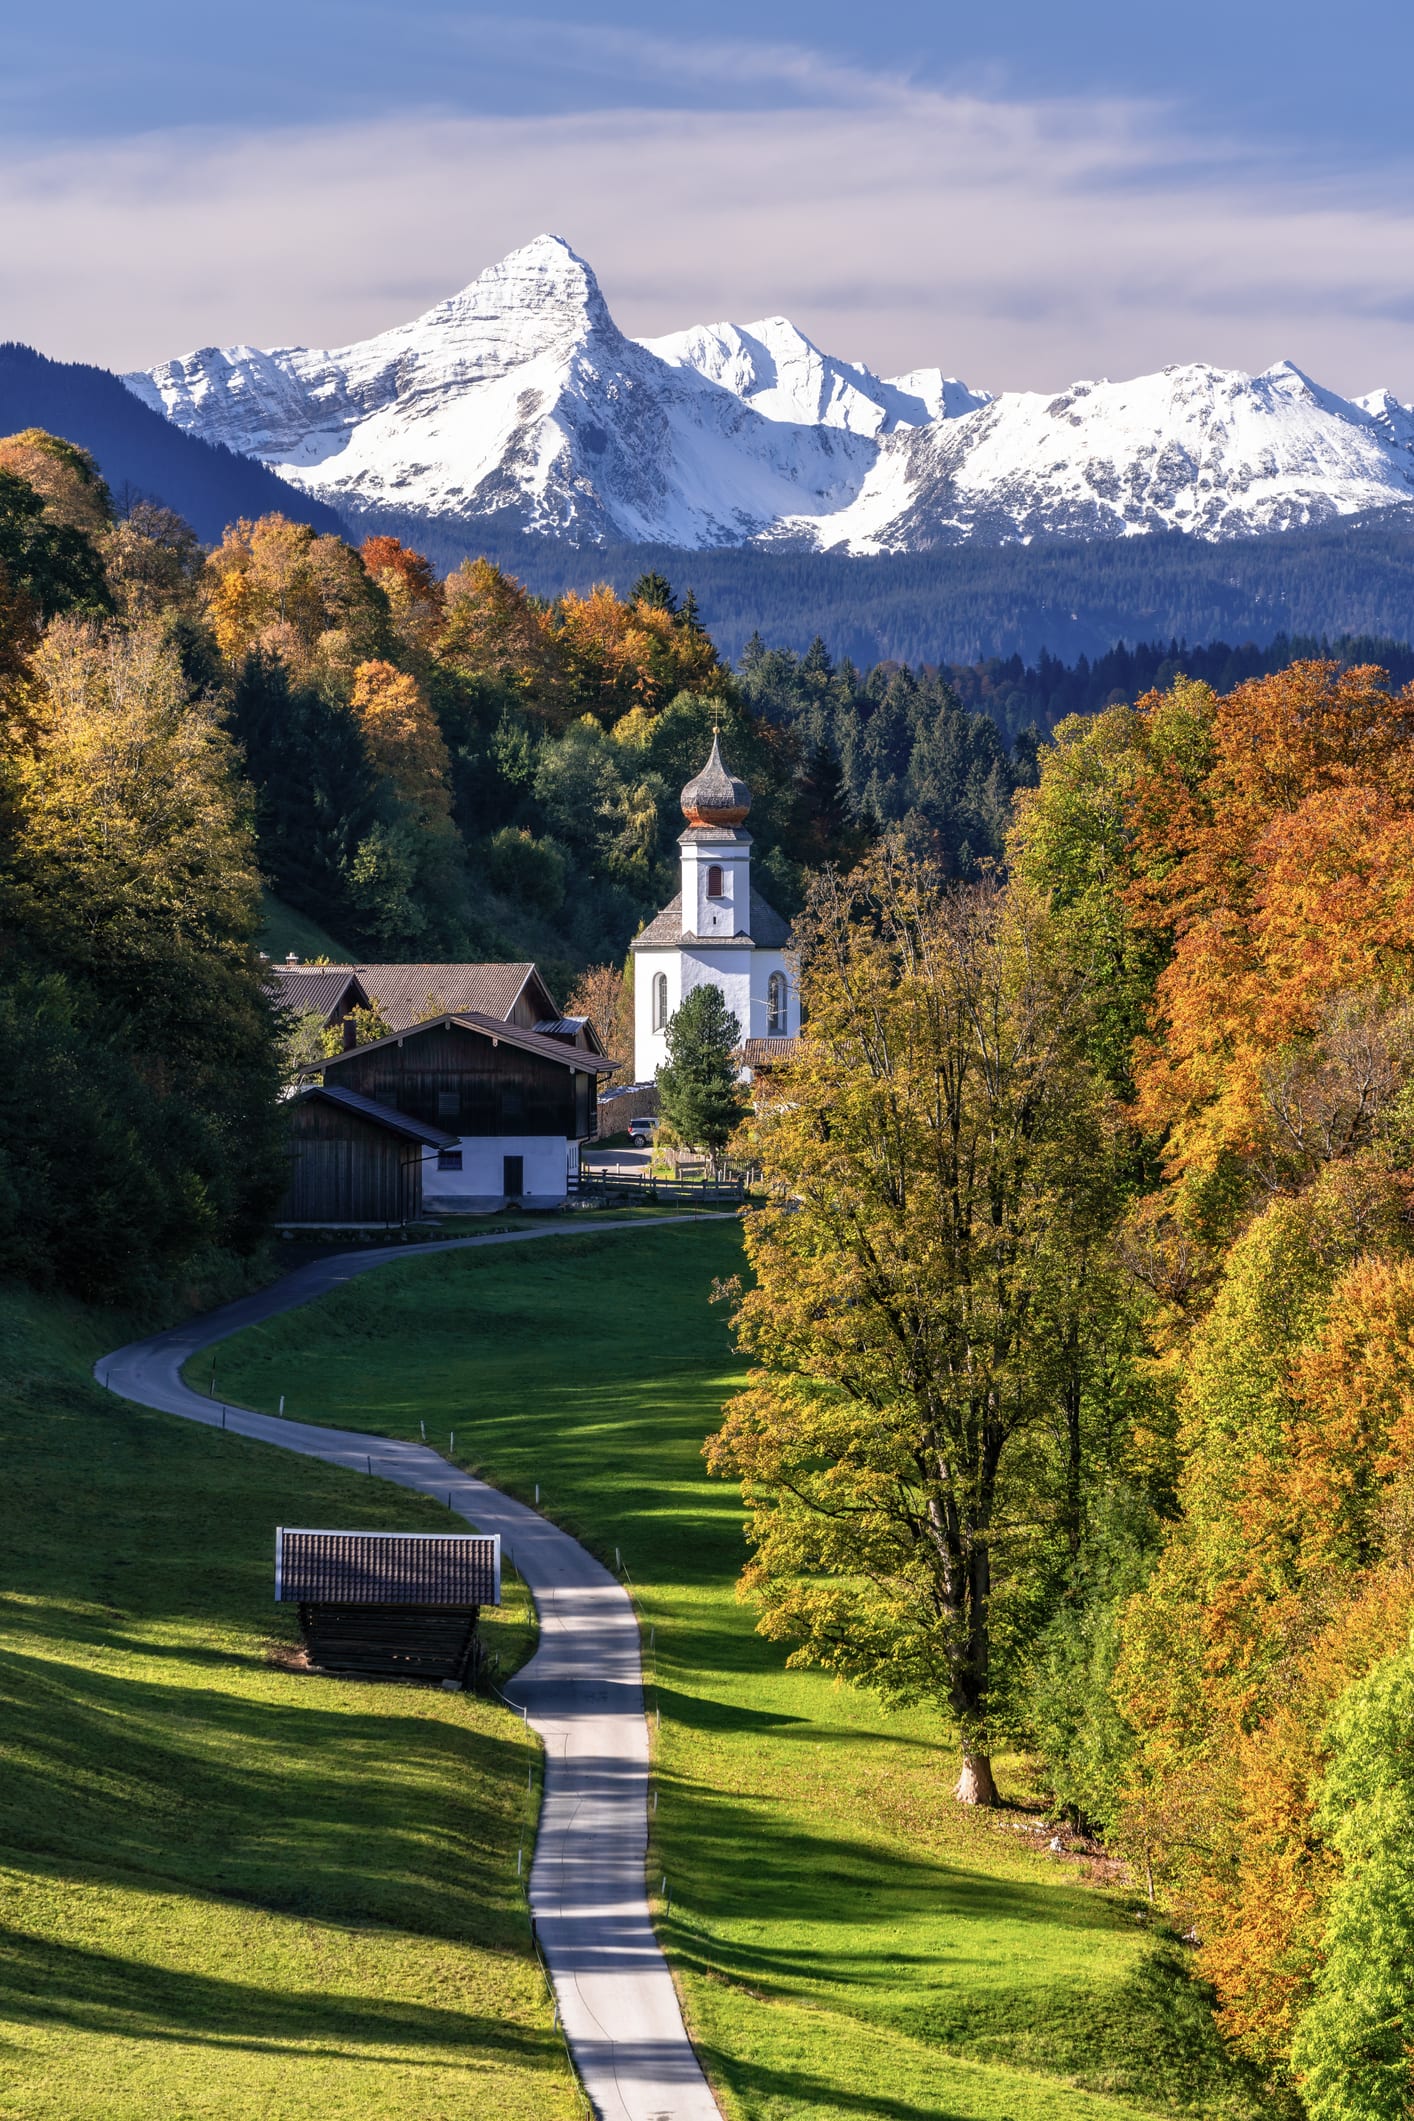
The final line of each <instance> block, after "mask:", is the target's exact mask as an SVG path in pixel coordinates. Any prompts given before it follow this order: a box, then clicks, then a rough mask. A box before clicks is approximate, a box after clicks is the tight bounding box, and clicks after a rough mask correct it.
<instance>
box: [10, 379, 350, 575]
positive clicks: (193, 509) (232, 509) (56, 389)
mask: <svg viewBox="0 0 1414 2121" xmlns="http://www.w3.org/2000/svg"><path fill="white" fill-rule="evenodd" d="M26 427H42V428H44V429H46V430H47V431H48V432H50V433H52V434H60V435H64V436H66V437H67V438H68V440H69V441H71V442H76V443H77V444H78V445H79V446H80V447H81V448H83V449H86V450H87V451H88V453H89V455H90V456H91V457H92V458H93V460H94V463H95V465H96V466H97V468H98V471H99V473H100V475H101V477H102V478H103V480H104V482H105V484H106V485H107V486H108V488H109V491H110V492H112V493H114V494H116V495H118V496H119V497H120V498H121V500H122V502H123V504H124V505H125V506H126V505H128V504H130V503H131V502H132V501H134V500H139V499H141V500H145V501H155V502H158V503H160V504H161V505H162V506H163V507H166V508H173V509H175V510H176V511H177V513H178V514H179V515H180V516H183V517H184V518H185V519H186V521H187V522H189V523H190V524H191V526H192V528H193V529H194V530H195V531H196V532H197V533H198V535H199V536H200V537H203V538H207V539H211V540H215V539H217V538H219V537H220V535H221V533H222V531H223V530H224V529H225V527H226V525H227V524H228V523H230V522H234V520H235V519H236V517H237V516H243V515H261V514H263V513H264V512H265V511H267V510H269V509H272V508H287V509H290V510H291V511H292V512H293V513H294V514H296V515H298V516H299V517H300V519H301V521H303V522H309V523H313V524H314V526H315V527H316V529H319V530H333V531H338V530H341V529H342V527H343V526H342V524H341V523H340V521H339V518H338V516H337V515H336V514H335V513H334V510H333V509H332V508H327V507H326V506H325V505H324V503H323V502H322V501H315V500H311V499H309V498H308V497H307V496H305V495H304V494H301V493H297V492H296V491H295V489H294V487H292V486H288V485H287V484H286V483H285V481H284V480H283V479H281V478H277V477H276V475H275V473H274V472H273V471H267V470H266V468H265V466H264V465H263V464H259V463H257V462H256V461H255V460H254V459H253V458H251V457H243V456H238V455H237V454H236V452H235V451H234V450H232V449H226V448H224V447H223V446H222V445H221V444H220V443H219V442H204V441H202V440H201V438H200V436H198V435H186V434H183V433H182V431H181V429H180V428H179V427H173V426H172V425H171V424H170V422H169V421H167V420H164V419H163V418H162V416H161V414H160V413H156V412H153V411H152V409H151V407H150V406H147V405H143V404H141V403H139V401H138V400H137V399H136V398H135V397H134V396H133V394H132V392H131V391H130V390H126V389H125V388H124V387H123V385H122V383H120V382H119V380H118V378H117V377H116V376H115V375H112V374H110V373H109V371H108V370H107V369H106V368H95V367H94V366H93V365H92V364H91V363H89V362H85V361H52V360H50V359H49V357H48V355H46V354H41V353H36V352H35V350H34V348H33V347H32V346H21V345H18V344H17V343H16V342H15V341H14V340H11V341H9V342H8V343H6V344H4V345H0V434H9V433H11V432H12V431H13V430H15V429H20V428H26Z"/></svg>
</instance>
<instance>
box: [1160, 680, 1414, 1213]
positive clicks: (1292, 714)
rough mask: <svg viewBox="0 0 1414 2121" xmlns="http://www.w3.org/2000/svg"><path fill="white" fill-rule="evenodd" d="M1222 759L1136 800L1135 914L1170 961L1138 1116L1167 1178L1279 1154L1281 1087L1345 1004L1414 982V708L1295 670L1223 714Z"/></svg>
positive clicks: (1219, 727)
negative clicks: (1290, 1062)
mask: <svg viewBox="0 0 1414 2121" xmlns="http://www.w3.org/2000/svg"><path fill="white" fill-rule="evenodd" d="M1157 705H1158V703H1157V702H1155V703H1152V705H1151V704H1150V703H1141V711H1143V709H1145V708H1146V707H1147V708H1148V709H1149V711H1154V708H1155V707H1157ZM1211 747H1212V748H1211V759H1210V761H1209V762H1208V763H1207V765H1206V770H1205V771H1203V772H1201V773H1200V774H1197V775H1193V774H1189V775H1186V776H1185V775H1184V774H1182V773H1180V772H1178V771H1175V770H1173V769H1172V768H1169V769H1167V770H1164V769H1160V768H1157V767H1151V768H1149V769H1148V770H1147V771H1146V772H1145V773H1144V774H1142V775H1141V776H1140V777H1139V779H1138V781H1137V783H1136V786H1135V789H1134V793H1133V796H1132V798H1131V811H1130V815H1131V820H1132V828H1133V832H1134V857H1133V864H1134V874H1133V877H1132V880H1131V882H1130V884H1129V886H1128V888H1127V893H1126V898H1127V903H1128V906H1129V909H1130V911H1131V913H1132V915H1133V917H1134V919H1135V920H1136V922H1137V923H1138V925H1139V926H1140V927H1141V928H1143V929H1145V930H1147V931H1148V932H1150V933H1152V934H1155V935H1156V936H1159V937H1161V938H1162V939H1163V941H1164V943H1165V944H1166V945H1167V946H1168V947H1169V948H1170V950H1171V956H1170V958H1169V961H1168V963H1167V964H1166V965H1165V966H1164V969H1163V970H1162V972H1161V973H1160V975H1159V978H1158V983H1157V994H1156V1004H1155V1010H1154V1017H1153V1025H1152V1036H1151V1039H1150V1040H1149V1042H1148V1043H1147V1045H1145V1046H1144V1047H1142V1048H1141V1051H1140V1054H1139V1057H1138V1063H1137V1069H1136V1073H1137V1079H1138V1090H1139V1106H1138V1109H1139V1116H1140V1118H1141V1120H1142V1121H1143V1122H1144V1123H1145V1124H1147V1125H1148V1126H1149V1127H1151V1128H1153V1129H1154V1130H1156V1131H1162V1132H1163V1133H1164V1135H1165V1138H1166V1146H1167V1154H1168V1164H1169V1169H1170V1172H1171V1173H1172V1174H1174V1175H1181V1174H1184V1173H1193V1174H1196V1175H1203V1174H1209V1173H1212V1172H1214V1171H1216V1170H1218V1169H1220V1168H1221V1167H1222V1166H1223V1165H1224V1163H1236V1164H1237V1165H1239V1166H1242V1167H1250V1166H1251V1165H1252V1164H1253V1163H1254V1162H1255V1161H1257V1160H1258V1159H1261V1158H1263V1157H1264V1156H1266V1155H1267V1154H1269V1152H1270V1147H1271V1140H1272V1113H1271V1105H1270V1098H1269V1096H1268V1083H1269V1080H1270V1078H1271V1076H1272V1074H1273V1072H1274V1071H1276V1072H1279V1071H1280V1069H1281V1067H1282V1065H1283V1063H1284V1060H1285V1059H1287V1058H1289V1057H1290V1055H1291V1053H1292V1050H1293V1048H1294V1047H1299V1046H1300V1044H1301V1042H1303V1041H1310V1040H1313V1039H1315V1038H1317V1037H1318V1035H1319V1034H1320V1032H1321V1029H1322V1024H1323V1020H1324V1019H1325V1018H1326V1016H1327V1014H1328V1012H1329V1010H1330V1008H1331V1006H1332V1004H1333V1003H1335V1002H1336V1000H1337V999H1338V997H1340V996H1341V995H1342V994H1344V993H1347V992H1349V991H1350V990H1361V989H1371V990H1374V991H1376V992H1377V993H1379V994H1381V995H1390V994H1397V995H1403V994H1405V993H1407V992H1408V991H1409V987H1410V977H1411V972H1414V926H1411V920H1410V916H1411V912H1412V911H1414V689H1411V690H1410V691H1407V692H1404V693H1398V694H1395V693H1392V692H1391V691H1390V689H1389V687H1388V685H1387V683H1386V682H1385V678H1384V673H1383V672H1382V671H1379V670H1375V669H1372V668H1358V669H1351V670H1342V669H1341V668H1340V667H1339V666H1338V665H1336V664H1333V663H1298V664H1295V665H1293V666H1292V668H1291V669H1289V670H1285V671H1281V672H1279V673H1278V674H1277V675H1276V676H1274V677H1267V678H1258V679H1254V680H1252V681H1251V682H1250V683H1248V684H1245V685H1240V686H1239V687H1238V688H1237V689H1236V691H1234V692H1233V693H1231V694H1230V695H1229V696H1228V697H1227V698H1225V699H1220V700H1216V701H1214V703H1213V711H1212V727H1211ZM1307 1147H1308V1150H1309V1148H1310V1147H1311V1144H1310V1143H1308V1144H1307Z"/></svg>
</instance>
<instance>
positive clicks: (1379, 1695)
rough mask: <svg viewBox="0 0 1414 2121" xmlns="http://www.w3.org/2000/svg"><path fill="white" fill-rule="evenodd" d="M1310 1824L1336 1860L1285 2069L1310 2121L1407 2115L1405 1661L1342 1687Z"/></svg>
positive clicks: (1411, 1689)
mask: <svg viewBox="0 0 1414 2121" xmlns="http://www.w3.org/2000/svg"><path fill="white" fill-rule="evenodd" d="M1327 1738H1328V1743H1329V1745H1330V1749H1331V1754H1332V1758H1331V1762H1330V1765H1329V1767H1328V1769H1327V1772H1326V1774H1325V1776H1324V1778H1323V1780H1322V1783H1321V1785H1320V1789H1319V1792H1318V1794H1317V1799H1316V1806H1315V1817H1316V1825H1317V1827H1318V1829H1319V1830H1320V1831H1321V1832H1322V1833H1323V1834H1324V1835H1325V1836H1326V1837H1327V1839H1328V1841H1329V1843H1330V1846H1331V1848H1332V1849H1333V1851H1334V1853H1335V1855H1336V1856H1337V1858H1338V1859H1339V1863H1340V1876H1339V1879H1338V1881H1337V1882H1336V1883H1335V1884H1334V1886H1333V1887H1332V1890H1331V1895H1330V1904H1329V1915H1328V1921H1327V1924H1326V1928H1325V1934H1324V1937H1323V1940H1322V1949H1321V1963H1320V1965H1319V1967H1318V1968H1317V1970H1316V1973H1315V1977H1314V1983H1313V1987H1314V1991H1315V1993H1314V1998H1313V2001H1312V2002H1311V2004H1310V2005H1309V2007H1308V2008H1307V2010H1306V2012H1305V2013H1304V2015H1303V2017H1302V2018H1301V2021H1300V2023H1299V2025H1298V2026H1297V2029H1296V2038H1295V2043H1294V2047H1293V2052H1292V2062H1293V2066H1294V2070H1295V2075H1296V2079H1297V2082H1298V2083H1299V2085H1300V2088H1301V2096H1302V2101H1303V2104H1304V2105H1305V2108H1306V2112H1307V2113H1308V2114H1309V2115H1310V2117H1311V2121H1404V2117H1405V2116H1406V2115H1407V2114H1408V2113H1409V2112H1410V2109H1411V2107H1414V2063H1412V2062H1411V2057H1414V1653H1411V1651H1410V1650H1409V1648H1408V1647H1407V1646H1403V1647H1401V1649H1400V1650H1399V1651H1398V1652H1397V1653H1396V1654H1394V1655H1392V1656H1390V1657H1388V1658H1387V1659H1385V1660H1384V1661H1383V1662H1382V1663H1380V1664H1378V1665H1377V1666H1376V1667H1375V1668H1374V1670H1373V1671H1372V1672H1370V1673H1369V1674H1368V1675H1367V1676H1366V1677H1365V1678H1363V1679H1362V1680H1360V1681H1359V1682H1358V1683H1357V1684H1356V1685H1354V1686H1352V1687H1351V1688H1350V1689H1349V1690H1348V1691H1347V1692H1346V1693H1345V1694H1344V1695H1342V1697H1341V1699H1340V1702H1339V1704H1338V1706H1337V1708H1336V1712H1335V1714H1334V1716H1333V1718H1332V1720H1331V1724H1330V1728H1329V1731H1328V1733H1327Z"/></svg>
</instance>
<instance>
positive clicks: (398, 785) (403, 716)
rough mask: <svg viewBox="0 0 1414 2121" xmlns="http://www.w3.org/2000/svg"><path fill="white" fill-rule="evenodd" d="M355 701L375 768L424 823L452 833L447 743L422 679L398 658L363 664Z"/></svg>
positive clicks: (356, 681)
mask: <svg viewBox="0 0 1414 2121" xmlns="http://www.w3.org/2000/svg"><path fill="white" fill-rule="evenodd" d="M350 704H351V706H352V709H353V715H354V720H355V721H356V722H357V724H358V726H359V729H360V731H361V733H362V736H363V741H364V745H365V747H366V749H367V751H368V756H369V760H370V762H371V764H372V766H373V769H374V771H375V772H376V773H377V774H379V775H380V776H381V778H382V779H384V780H385V781H387V782H388V784H389V785H390V787H391V788H393V789H394V791H395V792H396V794H397V797H398V800H399V801H400V803H402V804H403V805H404V807H405V808H406V809H407V811H408V812H409V813H410V814H411V815H412V816H413V817H414V818H416V819H417V820H418V821H419V822H420V823H421V824H423V825H425V826H427V827H428V829H429V830H431V831H436V832H442V833H446V832H449V831H450V829H451V821H452V801H451V791H450V789H449V787H448V773H449V761H448V758H447V746H446V744H445V742H444V741H443V738H442V732H441V730H440V729H439V728H438V727H437V723H436V721H435V719H434V718H433V715H432V711H431V709H430V708H429V707H428V704H427V700H426V697H425V696H424V694H423V691H422V688H421V686H420V685H419V684H418V682H417V679H416V678H415V677H413V676H411V675H410V673H409V672H407V671H405V670H399V669H398V668H397V666H396V665H395V664H393V663H387V662H373V663H360V664H359V666H358V668H357V669H356V670H355V672H354V676H353V692H352V696H351V702H350Z"/></svg>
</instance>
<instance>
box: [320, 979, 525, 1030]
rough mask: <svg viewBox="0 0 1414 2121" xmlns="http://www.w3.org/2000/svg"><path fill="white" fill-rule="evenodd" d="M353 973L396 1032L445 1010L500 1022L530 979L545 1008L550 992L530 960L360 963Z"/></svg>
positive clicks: (443, 1014) (443, 1013)
mask: <svg viewBox="0 0 1414 2121" xmlns="http://www.w3.org/2000/svg"><path fill="white" fill-rule="evenodd" d="M356 969H357V972H358V976H359V978H360V979H361V980H362V981H363V984H364V986H365V987H366V988H367V989H368V991H369V993H370V994H371V995H372V996H373V997H374V998H375V999H376V1001H377V1003H378V1006H379V1008H380V1009H381V1010H382V1012H383V1017H384V1021H385V1022H387V1023H390V1024H391V1025H392V1027H393V1029H394V1030H395V1031H405V1030H406V1029H407V1028H408V1026H409V1024H416V1023H421V1022H423V1021H425V1020H426V1019H427V1018H429V1017H436V1016H445V1015H447V1014H448V1013H449V1012H452V1013H456V1014H464V1013H466V1012H468V1011H469V1012H471V1013H473V1014H476V1015H481V1016H494V1017H496V1018H497V1019H498V1020H499V1021H501V1022H504V1021H505V1019H506V1018H507V1017H508V1016H509V1015H510V1013H511V1011H512V1009H514V1007H515V1005H516V1003H517V1002H518V1001H519V1000H520V998H521V995H522V994H523V993H524V992H525V990H526V988H527V987H528V986H530V985H531V983H532V981H533V982H534V984H535V986H536V987H538V988H539V990H540V994H539V996H537V997H536V1008H537V1011H538V1012H539V1013H541V1014H543V1013H544V1011H543V1009H541V997H543V1000H544V1002H545V1003H546V1004H548V1005H549V1007H550V1008H552V1009H553V1007H554V1002H553V1001H552V1000H551V997H550V994H549V990H548V989H547V988H546V985H545V982H544V980H543V979H542V978H541V977H540V974H539V972H538V971H537V970H536V968H535V966H534V965H533V964H529V963H526V964H519V965H359V966H358V967H357V968H356Z"/></svg>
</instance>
